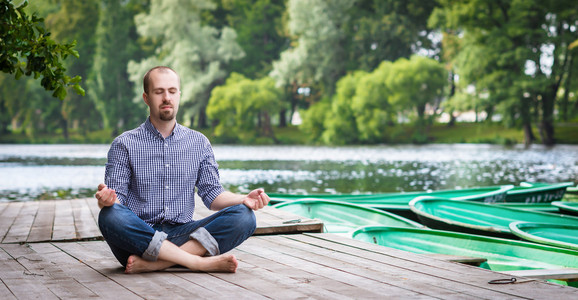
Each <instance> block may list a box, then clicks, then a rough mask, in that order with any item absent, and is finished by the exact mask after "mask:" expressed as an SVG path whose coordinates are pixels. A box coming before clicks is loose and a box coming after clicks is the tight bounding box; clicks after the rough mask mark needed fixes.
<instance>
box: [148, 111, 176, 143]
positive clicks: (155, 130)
mask: <svg viewBox="0 0 578 300" xmlns="http://www.w3.org/2000/svg"><path fill="white" fill-rule="evenodd" d="M144 127H145V129H146V130H148V131H149V132H150V133H152V134H153V135H154V136H158V137H160V138H161V139H164V138H163V135H162V134H161V133H160V132H159V131H158V130H157V129H156V128H155V126H154V125H153V123H151V120H150V116H149V117H147V120H146V121H145V123H144ZM182 131H183V129H182V126H181V125H180V124H179V122H176V123H175V128H174V129H173V131H172V132H171V134H170V135H169V136H168V137H167V138H169V137H171V136H173V137H174V138H179V137H180V136H181V133H182Z"/></svg>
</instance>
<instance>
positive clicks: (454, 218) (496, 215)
mask: <svg viewBox="0 0 578 300" xmlns="http://www.w3.org/2000/svg"><path fill="white" fill-rule="evenodd" d="M409 206H410V209H411V210H412V211H413V212H414V213H415V214H416V215H417V216H418V218H419V220H420V221H421V223H422V224H424V225H426V226H428V227H430V228H436V229H442V230H451V231H459V232H465V233H473V234H482V235H490V236H496V237H505V238H517V236H516V235H514V234H513V233H512V232H511V231H510V227H509V225H510V223H512V222H516V221H525V222H534V223H552V224H565V225H576V226H578V217H573V216H566V215H559V214H551V213H543V212H536V211H529V210H523V209H514V208H508V207H501V206H498V205H488V204H484V203H475V202H470V201H454V200H448V199H442V198H433V197H419V198H416V199H414V200H412V201H411V202H410V204H409Z"/></svg>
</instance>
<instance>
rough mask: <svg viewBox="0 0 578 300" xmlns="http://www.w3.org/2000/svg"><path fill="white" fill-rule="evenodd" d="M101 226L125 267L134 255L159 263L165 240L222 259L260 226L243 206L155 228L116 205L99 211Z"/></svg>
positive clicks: (126, 208)
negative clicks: (193, 243)
mask: <svg viewBox="0 0 578 300" xmlns="http://www.w3.org/2000/svg"><path fill="white" fill-rule="evenodd" d="M98 226H99V227H100V232H101V233H102V235H103V236H104V239H105V240H106V242H107V243H108V245H109V246H110V249H111V250H112V253H113V254H114V256H115V257H116V259H117V260H118V261H119V262H120V263H121V264H122V265H123V266H126V263H127V260H128V258H129V256H131V255H133V254H135V255H138V256H140V257H142V258H144V259H146V260H149V261H156V260H157V258H158V255H159V250H160V247H161V243H162V242H163V241H164V240H168V241H170V242H172V243H173V244H175V245H177V246H181V245H183V244H184V243H186V242H187V241H189V240H190V239H195V240H197V241H198V242H199V243H201V245H203V247H205V249H207V255H212V256H214V255H219V254H221V253H225V252H227V251H229V250H231V249H233V248H235V247H237V246H238V245H240V244H241V243H242V242H243V241H245V240H246V239H248V238H249V237H250V236H251V235H252V234H253V232H254V231H255V228H256V226H257V225H256V220H255V214H254V213H253V211H252V210H251V209H250V208H248V207H247V206H245V205H243V204H239V205H235V206H231V207H227V208H225V209H223V210H221V211H218V212H216V213H214V214H212V215H210V216H208V217H206V218H204V219H201V220H197V221H192V222H188V223H184V224H156V225H154V226H153V227H151V226H149V225H148V224H147V223H145V222H144V221H143V220H142V219H140V218H139V217H138V216H137V215H136V214H135V213H134V212H132V211H131V210H130V209H129V208H128V207H126V206H124V205H121V204H114V205H113V206H109V207H103V208H102V209H101V210H100V214H99V216H98Z"/></svg>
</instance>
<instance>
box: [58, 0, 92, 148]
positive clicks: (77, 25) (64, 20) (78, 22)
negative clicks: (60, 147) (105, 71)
mask: <svg viewBox="0 0 578 300" xmlns="http://www.w3.org/2000/svg"><path fill="white" fill-rule="evenodd" d="M57 4H58V6H59V8H60V9H59V10H58V11H57V12H55V13H52V14H49V15H48V16H47V17H46V25H47V27H48V28H50V29H51V31H52V33H53V37H54V39H55V40H57V41H62V42H72V41H77V40H82V43H80V44H78V52H79V53H81V54H82V59H79V60H75V61H73V62H69V63H67V68H68V69H70V70H71V71H73V72H75V73H76V74H80V76H83V77H84V78H87V77H88V75H89V74H90V70H91V68H92V64H93V63H92V62H93V59H94V52H95V49H96V47H95V46H96V45H95V39H94V33H95V32H96V25H97V24H98V11H99V10H98V3H96V2H93V1H80V2H79V1H74V0H60V1H58V2H57ZM96 117H98V115H97V113H96V109H95V107H94V105H93V103H92V102H91V101H89V99H83V98H81V97H80V96H78V95H74V94H68V95H67V96H66V97H65V98H64V99H63V101H62V106H61V117H60V121H61V129H62V134H63V136H64V138H65V139H68V136H69V134H68V130H69V128H77V129H81V130H82V131H83V132H84V133H86V132H88V130H90V129H95V128H96V126H95V124H96V122H93V120H94V119H95V118H96Z"/></svg>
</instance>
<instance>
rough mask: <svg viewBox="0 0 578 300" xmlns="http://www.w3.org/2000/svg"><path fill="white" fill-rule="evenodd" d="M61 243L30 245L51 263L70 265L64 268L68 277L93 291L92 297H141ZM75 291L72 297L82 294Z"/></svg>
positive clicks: (60, 265)
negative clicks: (62, 248)
mask: <svg viewBox="0 0 578 300" xmlns="http://www.w3.org/2000/svg"><path fill="white" fill-rule="evenodd" d="M61 245H62V244H60V243H38V244H32V245H30V247H31V248H32V249H33V250H34V251H36V253H38V254H40V255H42V257H43V258H44V259H45V260H46V261H48V262H50V263H51V264H53V265H56V266H59V267H60V268H63V267H62V266H68V267H67V268H66V269H64V268H63V269H64V270H65V271H66V275H67V277H69V278H71V279H73V280H74V281H76V282H78V283H79V284H81V285H82V286H83V288H86V289H88V290H89V291H90V292H91V293H93V295H92V296H91V297H101V298H105V299H140V298H141V297H138V296H137V295H135V294H134V293H132V292H131V291H129V290H128V289H126V288H124V287H123V286H122V285H120V284H118V283H117V282H115V281H112V280H109V278H108V277H106V276H105V275H103V274H101V273H100V272H99V270H95V269H93V268H91V267H90V266H88V265H87V264H85V263H84V262H83V261H81V260H78V259H75V258H74V257H72V256H70V255H69V254H68V253H66V252H65V251H62V250H61V249H60V246H61ZM93 246H99V243H95V244H93ZM105 246H106V244H105ZM81 290H82V289H81ZM73 292H75V294H74V295H73V297H72V298H80V296H81V295H80V293H79V292H78V291H76V290H73Z"/></svg>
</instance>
